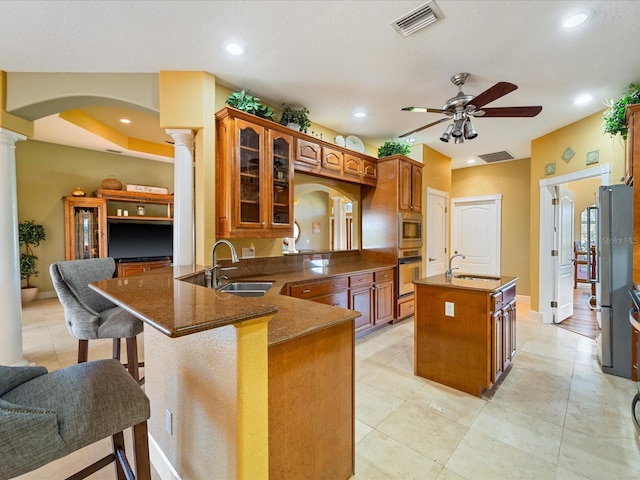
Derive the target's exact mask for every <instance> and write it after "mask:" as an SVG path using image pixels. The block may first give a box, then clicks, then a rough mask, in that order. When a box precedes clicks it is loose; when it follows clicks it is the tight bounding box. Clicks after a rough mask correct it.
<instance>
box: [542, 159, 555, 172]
mask: <svg viewBox="0 0 640 480" xmlns="http://www.w3.org/2000/svg"><path fill="white" fill-rule="evenodd" d="M554 173H556V162H551V163H547V164H546V165H545V166H544V174H545V175H553V174H554Z"/></svg>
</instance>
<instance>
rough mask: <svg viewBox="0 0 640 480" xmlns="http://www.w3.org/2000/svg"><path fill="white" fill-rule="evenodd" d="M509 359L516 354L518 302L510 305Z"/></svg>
mask: <svg viewBox="0 0 640 480" xmlns="http://www.w3.org/2000/svg"><path fill="white" fill-rule="evenodd" d="M509 337H510V338H509V359H510V360H513V358H514V357H515V356H516V302H515V301H514V302H512V303H511V304H510V305H509Z"/></svg>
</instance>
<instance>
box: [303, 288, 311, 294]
mask: <svg viewBox="0 0 640 480" xmlns="http://www.w3.org/2000/svg"><path fill="white" fill-rule="evenodd" d="M310 291H311V289H310V288H305V289H304V290H302V293H309V292H310Z"/></svg>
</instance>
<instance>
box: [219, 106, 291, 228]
mask: <svg viewBox="0 0 640 480" xmlns="http://www.w3.org/2000/svg"><path fill="white" fill-rule="evenodd" d="M241 113H242V112H237V111H236V110H233V109H224V110H222V111H221V112H219V113H218V114H217V115H216V118H217V120H218V123H217V125H218V136H217V140H218V148H217V153H218V156H217V157H218V158H217V162H216V195H217V201H216V210H217V218H218V232H217V233H218V236H219V237H221V238H242V237H251V238H282V237H291V236H293V137H292V136H291V135H289V134H288V133H283V132H281V131H280V130H278V129H270V128H267V127H265V126H264V125H262V124H260V123H257V122H255V121H253V119H251V118H249V119H247V118H244V117H243V116H242V115H240V114H241ZM246 116H248V115H246ZM249 117H250V116H249Z"/></svg>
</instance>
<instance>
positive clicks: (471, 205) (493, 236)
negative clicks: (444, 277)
mask: <svg viewBox="0 0 640 480" xmlns="http://www.w3.org/2000/svg"><path fill="white" fill-rule="evenodd" d="M451 206H452V207H451V222H452V223H451V253H452V254H456V253H461V254H463V255H464V256H465V258H464V259H462V258H457V259H456V260H455V263H454V266H455V267H458V268H459V271H461V272H465V273H481V274H486V275H500V228H501V216H502V195H501V194H498V195H487V196H482V197H464V198H454V199H452V200H451Z"/></svg>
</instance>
